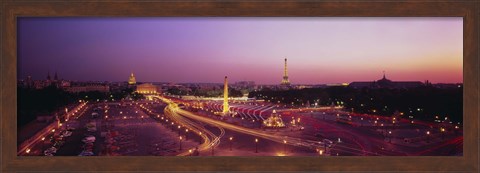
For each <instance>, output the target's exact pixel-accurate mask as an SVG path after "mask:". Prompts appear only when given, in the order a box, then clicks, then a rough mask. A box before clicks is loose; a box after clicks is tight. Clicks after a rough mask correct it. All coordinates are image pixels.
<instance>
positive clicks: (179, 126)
mask: <svg viewBox="0 0 480 173" xmlns="http://www.w3.org/2000/svg"><path fill="white" fill-rule="evenodd" d="M178 136H180V125H179V126H178Z"/></svg>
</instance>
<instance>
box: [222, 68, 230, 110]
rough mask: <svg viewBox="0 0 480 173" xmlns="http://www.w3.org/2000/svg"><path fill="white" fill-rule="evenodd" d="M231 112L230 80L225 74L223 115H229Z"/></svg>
mask: <svg viewBox="0 0 480 173" xmlns="http://www.w3.org/2000/svg"><path fill="white" fill-rule="evenodd" d="M228 113H229V107H228V80H227V76H225V80H224V82H223V115H227V114H228Z"/></svg>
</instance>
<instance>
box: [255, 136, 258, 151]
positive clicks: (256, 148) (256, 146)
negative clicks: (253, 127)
mask: <svg viewBox="0 0 480 173" xmlns="http://www.w3.org/2000/svg"><path fill="white" fill-rule="evenodd" d="M255 153H258V139H257V138H255Z"/></svg>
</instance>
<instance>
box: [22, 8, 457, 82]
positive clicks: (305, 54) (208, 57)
mask: <svg viewBox="0 0 480 173" xmlns="http://www.w3.org/2000/svg"><path fill="white" fill-rule="evenodd" d="M284 58H288V73H289V79H290V81H291V82H292V83H293V84H325V83H343V82H347V83H349V82H352V81H373V80H378V79H380V78H381V77H382V75H383V73H382V71H385V72H386V75H387V78H389V79H391V80H394V81H422V82H423V81H424V80H429V81H430V82H432V83H457V82H463V72H462V71H463V21H462V18H461V17H428V18H418V17H417V18H400V17H395V18H353V17H352V18H347V17H335V18H327V17H302V18H286V17H275V18H273V17H269V18H258V17H250V18H245V17H235V18H232V17H230V18H226V17H209V18H206V17H191V18H183V17H169V18H166V17H158V18H156V17H149V18H113V17H112V18H110V17H103V18H37V17H36V18H18V78H19V79H23V78H25V77H26V76H27V75H31V76H32V78H33V79H45V78H46V76H47V73H48V72H50V74H51V75H52V77H53V74H54V73H55V72H57V73H58V75H59V77H60V78H62V79H66V80H79V81H126V80H128V76H129V74H130V73H131V72H133V73H134V74H135V76H136V78H137V81H139V82H177V83H183V82H214V83H221V82H223V77H224V76H228V77H229V81H230V82H235V81H241V80H248V81H255V82H256V83H257V84H279V83H280V81H281V80H282V76H283V63H284V60H283V59H284Z"/></svg>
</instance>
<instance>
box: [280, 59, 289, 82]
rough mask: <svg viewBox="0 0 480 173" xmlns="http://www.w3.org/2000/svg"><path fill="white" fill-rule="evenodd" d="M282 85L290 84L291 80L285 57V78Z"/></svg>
mask: <svg viewBox="0 0 480 173" xmlns="http://www.w3.org/2000/svg"><path fill="white" fill-rule="evenodd" d="M281 85H290V81H289V80H288V74H287V58H285V69H284V72H283V79H282V83H281Z"/></svg>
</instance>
